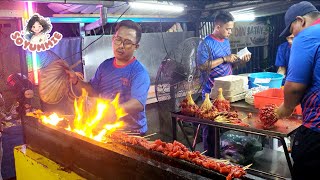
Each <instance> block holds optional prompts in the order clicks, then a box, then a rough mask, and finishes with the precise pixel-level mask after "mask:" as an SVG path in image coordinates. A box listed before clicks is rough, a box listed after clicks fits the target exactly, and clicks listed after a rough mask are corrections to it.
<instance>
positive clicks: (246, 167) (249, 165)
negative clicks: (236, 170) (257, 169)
mask: <svg viewBox="0 0 320 180" xmlns="http://www.w3.org/2000/svg"><path fill="white" fill-rule="evenodd" d="M251 166H252V163H251V164H248V165H246V166H244V167H242V169H243V170H246V169H249V168H250V167H251Z"/></svg>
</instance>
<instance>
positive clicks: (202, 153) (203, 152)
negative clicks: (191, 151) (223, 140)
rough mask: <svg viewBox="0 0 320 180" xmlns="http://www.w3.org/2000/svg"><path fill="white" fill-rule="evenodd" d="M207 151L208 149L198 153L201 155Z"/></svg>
mask: <svg viewBox="0 0 320 180" xmlns="http://www.w3.org/2000/svg"><path fill="white" fill-rule="evenodd" d="M207 151H208V150H205V151H203V152H202V153H200V154H201V155H202V154H204V153H206V152H207Z"/></svg>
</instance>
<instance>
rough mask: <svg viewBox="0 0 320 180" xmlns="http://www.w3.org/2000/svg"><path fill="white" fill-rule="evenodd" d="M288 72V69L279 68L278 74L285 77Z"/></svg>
mask: <svg viewBox="0 0 320 180" xmlns="http://www.w3.org/2000/svg"><path fill="white" fill-rule="evenodd" d="M286 72H287V68H286V67H284V66H280V67H279V68H278V71H277V73H279V74H282V75H285V74H286Z"/></svg>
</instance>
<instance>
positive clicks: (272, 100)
mask: <svg viewBox="0 0 320 180" xmlns="http://www.w3.org/2000/svg"><path fill="white" fill-rule="evenodd" d="M253 97H254V107H255V108H262V107H263V106H265V105H268V104H275V105H277V106H280V105H281V104H282V102H283V100H284V94H283V90H282V89H277V88H270V89H267V90H264V91H261V92H259V93H256V94H254V95H253ZM294 114H298V115H301V114H302V109H301V106H300V105H298V106H297V107H296V109H295V111H294Z"/></svg>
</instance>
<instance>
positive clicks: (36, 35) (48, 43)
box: [10, 13, 62, 52]
mask: <svg viewBox="0 0 320 180" xmlns="http://www.w3.org/2000/svg"><path fill="white" fill-rule="evenodd" d="M51 30H52V24H51V22H50V19H49V18H44V17H43V16H40V15H39V14H37V13H36V14H34V15H33V16H32V17H31V18H30V19H29V20H28V21H27V25H26V26H25V28H24V31H22V32H19V31H15V32H13V33H11V35H10V38H11V39H12V40H13V41H14V43H15V44H16V45H17V46H22V48H23V49H24V50H29V51H36V52H41V51H46V50H48V49H50V48H52V47H54V46H55V45H56V44H57V43H58V42H59V41H60V40H61V39H62V34H60V33H59V32H54V33H53V34H52V36H51V37H50V34H49V33H50V32H51Z"/></svg>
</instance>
